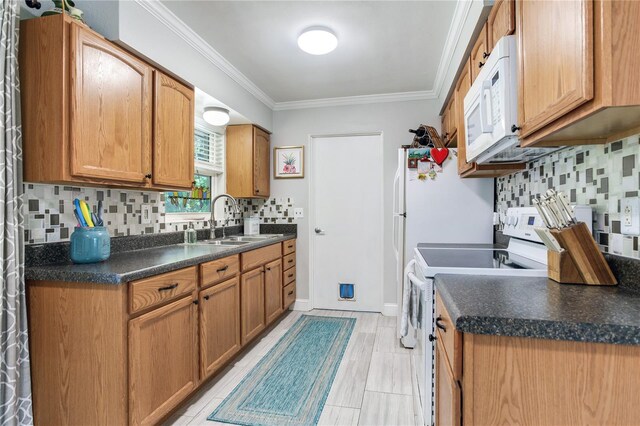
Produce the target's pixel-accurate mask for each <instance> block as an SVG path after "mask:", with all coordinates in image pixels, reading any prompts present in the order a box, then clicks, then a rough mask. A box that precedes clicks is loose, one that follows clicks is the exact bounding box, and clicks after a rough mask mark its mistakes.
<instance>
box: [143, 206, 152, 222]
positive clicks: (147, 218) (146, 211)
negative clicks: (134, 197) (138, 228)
mask: <svg viewBox="0 0 640 426" xmlns="http://www.w3.org/2000/svg"><path fill="white" fill-rule="evenodd" d="M140 215H141V216H142V223H151V206H150V205H149V204H143V205H142V208H141V209H140Z"/></svg>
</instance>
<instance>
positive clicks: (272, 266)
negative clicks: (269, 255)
mask: <svg viewBox="0 0 640 426" xmlns="http://www.w3.org/2000/svg"><path fill="white" fill-rule="evenodd" d="M264 269H265V273H264V299H265V300H264V309H265V315H266V320H267V324H271V323H272V322H273V321H274V320H275V319H276V318H278V317H279V316H280V314H281V313H282V259H278V260H274V261H273V262H271V263H267V264H266V265H265V266H264Z"/></svg>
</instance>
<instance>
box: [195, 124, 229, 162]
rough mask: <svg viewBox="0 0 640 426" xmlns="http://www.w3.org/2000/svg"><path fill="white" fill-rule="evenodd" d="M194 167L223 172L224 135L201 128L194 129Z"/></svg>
mask: <svg viewBox="0 0 640 426" xmlns="http://www.w3.org/2000/svg"><path fill="white" fill-rule="evenodd" d="M194 139H195V154H196V158H195V160H196V169H205V170H210V171H212V172H216V173H223V172H224V135H222V134H220V133H215V132H211V131H208V130H205V129H202V128H198V127H196V129H195V135H194Z"/></svg>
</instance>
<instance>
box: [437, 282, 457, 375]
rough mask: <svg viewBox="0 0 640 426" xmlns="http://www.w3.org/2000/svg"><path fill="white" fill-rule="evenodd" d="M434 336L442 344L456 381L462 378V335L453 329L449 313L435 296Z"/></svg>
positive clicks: (438, 297)
mask: <svg viewBox="0 0 640 426" xmlns="http://www.w3.org/2000/svg"><path fill="white" fill-rule="evenodd" d="M435 328H436V336H437V338H438V340H440V341H441V342H442V346H443V348H444V350H445V355H446V358H447V360H448V362H449V365H450V366H451V370H453V376H454V378H455V379H456V380H458V379H460V378H461V377H462V334H461V333H460V332H459V331H457V330H456V329H455V327H454V326H453V322H452V321H451V317H450V316H449V313H448V312H447V310H446V309H445V307H444V304H443V303H442V299H441V298H440V295H439V294H436V326H435Z"/></svg>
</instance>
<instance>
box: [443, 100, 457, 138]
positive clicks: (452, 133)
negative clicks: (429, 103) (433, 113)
mask: <svg viewBox="0 0 640 426" xmlns="http://www.w3.org/2000/svg"><path fill="white" fill-rule="evenodd" d="M456 108H457V107H456V96H455V93H453V94H452V95H451V99H449V103H448V104H447V122H448V124H447V132H449V135H448V137H447V142H446V143H447V144H448V143H449V142H450V141H452V140H453V138H455V137H456V134H457V131H458V123H457V122H456V121H457V117H456V115H457V111H456Z"/></svg>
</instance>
